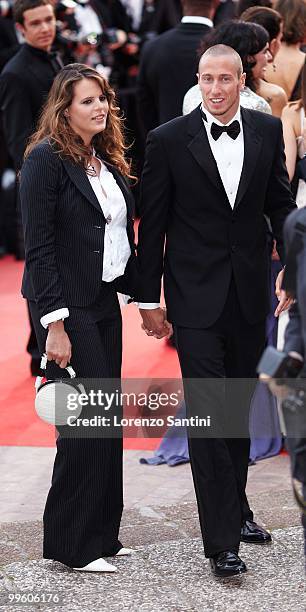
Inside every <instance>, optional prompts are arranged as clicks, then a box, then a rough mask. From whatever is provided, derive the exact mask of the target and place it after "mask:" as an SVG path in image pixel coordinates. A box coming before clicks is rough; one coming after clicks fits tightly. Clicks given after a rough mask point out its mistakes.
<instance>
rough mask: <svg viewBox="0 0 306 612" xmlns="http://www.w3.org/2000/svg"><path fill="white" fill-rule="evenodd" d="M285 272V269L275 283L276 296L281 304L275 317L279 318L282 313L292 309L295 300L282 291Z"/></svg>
mask: <svg viewBox="0 0 306 612" xmlns="http://www.w3.org/2000/svg"><path fill="white" fill-rule="evenodd" d="M284 272H285V269H283V270H281V271H280V272H279V274H278V275H277V279H276V281H275V295H276V297H277V299H278V301H279V304H278V306H277V308H276V310H275V312H274V316H275V317H278V316H279V315H280V313H281V312H283V311H284V310H287V309H288V308H290V306H291V304H292V303H293V299H292V298H291V297H290V296H289V295H287V294H286V292H285V291H284V290H283V289H282V282H283V278H284Z"/></svg>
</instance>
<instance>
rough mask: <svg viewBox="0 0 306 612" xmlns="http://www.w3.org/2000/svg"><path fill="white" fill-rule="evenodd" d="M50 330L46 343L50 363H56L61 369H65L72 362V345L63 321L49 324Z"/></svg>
mask: <svg viewBox="0 0 306 612" xmlns="http://www.w3.org/2000/svg"><path fill="white" fill-rule="evenodd" d="M48 330H49V331H48V336H47V341H46V354H47V358H48V361H55V362H56V363H57V365H59V367H60V368H65V367H66V366H67V364H68V363H69V362H70V360H71V343H70V340H69V337H68V334H67V333H66V332H65V328H64V323H63V321H54V323H49V326H48Z"/></svg>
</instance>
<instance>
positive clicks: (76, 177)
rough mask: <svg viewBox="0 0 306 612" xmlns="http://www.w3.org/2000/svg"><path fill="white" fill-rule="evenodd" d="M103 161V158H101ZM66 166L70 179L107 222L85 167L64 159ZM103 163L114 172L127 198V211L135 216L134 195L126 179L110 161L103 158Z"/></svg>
mask: <svg viewBox="0 0 306 612" xmlns="http://www.w3.org/2000/svg"><path fill="white" fill-rule="evenodd" d="M97 157H99V159H101V156H100V155H98V154H97ZM101 161H102V160H101ZM62 162H63V165H64V168H65V170H66V172H67V174H68V176H69V178H70V180H71V181H72V182H73V183H74V184H75V186H76V187H77V188H78V190H79V191H80V192H81V193H82V195H83V196H84V197H85V198H86V199H87V200H88V201H89V202H90V203H91V204H92V205H93V206H94V207H95V208H96V209H97V210H98V211H99V213H101V215H102V217H103V219H104V221H105V223H106V219H105V217H104V215H103V212H102V208H101V206H100V203H99V201H98V199H97V197H96V194H95V192H94V190H93V189H92V187H91V184H90V182H89V180H88V177H87V174H86V172H85V169H84V168H81V167H80V166H77V165H76V164H73V163H72V162H71V161H70V160H68V159H62ZM103 163H104V164H105V165H106V166H107V168H108V170H109V171H110V172H111V173H112V174H113V176H114V178H115V179H116V181H117V183H118V185H119V187H120V189H121V191H122V193H123V197H124V199H125V202H126V207H127V213H128V216H129V217H131V218H132V217H133V213H134V210H133V208H134V207H133V196H132V194H131V193H130V190H129V188H128V186H127V184H126V182H125V180H124V178H123V177H122V176H121V174H120V172H119V171H118V170H117V169H116V168H115V167H114V166H113V165H112V164H110V163H108V162H105V161H104V160H103Z"/></svg>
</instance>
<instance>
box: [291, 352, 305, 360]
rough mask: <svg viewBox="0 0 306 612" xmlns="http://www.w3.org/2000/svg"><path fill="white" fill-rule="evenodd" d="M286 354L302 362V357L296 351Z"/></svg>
mask: <svg viewBox="0 0 306 612" xmlns="http://www.w3.org/2000/svg"><path fill="white" fill-rule="evenodd" d="M288 354H289V355H290V357H293V358H294V359H298V360H299V361H304V358H303V357H302V355H301V354H300V353H297V351H289V353H288Z"/></svg>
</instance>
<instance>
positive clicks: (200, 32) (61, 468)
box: [0, 0, 306, 577]
mask: <svg viewBox="0 0 306 612" xmlns="http://www.w3.org/2000/svg"><path fill="white" fill-rule="evenodd" d="M1 11H2V17H1V21H0V32H1V30H3V32H5V33H6V35H7V38H5V37H2V36H1V45H2V44H3V41H4V46H3V47H2V48H1V49H0V52H1V53H0V57H1V62H2V72H1V75H0V109H1V119H2V132H1V136H0V137H1V140H2V160H1V164H2V165H1V174H2V202H3V203H2V202H1V226H0V231H1V234H0V241H1V244H0V246H1V248H2V252H3V253H5V252H14V253H15V255H16V257H17V258H18V259H22V258H24V257H25V272H24V277H23V285H22V292H23V295H24V297H25V298H26V300H27V303H28V309H29V317H30V322H31V325H32V331H31V337H30V339H29V344H28V350H29V352H30V353H31V356H32V366H31V367H32V372H33V373H35V370H36V369H37V370H39V360H40V355H41V354H42V353H43V352H46V354H47V358H48V368H47V377H48V378H50V379H52V378H53V379H54V378H60V377H63V375H64V374H63V370H64V368H65V367H66V366H67V364H68V363H71V364H72V366H73V368H74V369H75V370H76V372H77V374H78V376H79V377H81V378H83V379H85V380H88V379H95V380H101V379H116V380H119V379H120V375H121V353H122V339H121V314H120V308H119V303H118V297H117V292H121V293H122V294H124V295H125V296H127V299H128V300H134V301H135V302H136V303H137V304H138V307H139V311H140V315H141V318H142V328H143V330H144V332H145V333H146V334H147V335H148V336H153V337H155V338H158V339H161V338H168V337H169V336H170V335H171V334H172V333H173V334H174V338H175V346H176V349H177V351H178V356H179V361H180V366H181V371H182V376H183V380H184V391H185V400H186V409H187V416H188V417H192V416H194V415H198V414H202V413H203V409H204V407H206V406H209V407H210V409H211V410H212V411H213V412H212V414H213V416H214V417H215V418H216V421H217V423H216V424H215V425H217V427H216V428H213V429H212V434H211V435H207V436H206V437H205V436H204V437H203V436H200V437H199V435H193V432H192V431H191V430H190V429H189V430H188V437H189V453H190V461H191V468H192V474H193V480H194V486H195V491H196V496H197V503H198V509H199V519H200V525H201V530H202V535H203V543H204V552H205V556H206V557H207V558H209V559H210V564H211V567H212V571H213V573H214V574H215V575H216V576H221V577H228V576H232V575H236V574H241V573H244V572H245V571H246V570H247V568H246V565H245V563H244V562H243V560H241V558H240V557H239V554H238V553H239V545H240V542H241V541H243V542H246V543H254V542H255V543H260V544H266V543H268V542H271V535H270V534H269V533H268V532H267V531H266V530H265V529H264V528H263V527H261V526H259V525H257V523H256V522H255V521H254V516H253V512H252V510H251V508H250V506H249V503H248V500H247V496H246V492H245V488H246V481H247V470H248V461H249V454H250V441H249V437H248V435H243V434H242V433H240V435H238V436H237V435H236V436H235V435H234V434H233V430H232V429H231V430H230V431H231V435H227V434H228V430H225V431H223V429H222V427H221V430H222V431H223V433H224V435H223V436H220V435H217V433H218V432H219V429H218V426H220V422H219V421H218V419H220V418H221V420H222V418H223V416H224V414H225V413H224V411H223V410H222V407H223V405H224V402H225V404H226V405H228V406H231V407H233V406H235V407H236V411H237V414H236V413H235V416H237V418H238V421H236V423H238V422H239V423H240V420H241V421H242V422H243V423H244V424H245V423H247V422H248V414H249V406H250V401H251V397H252V394H253V391H254V380H255V378H256V366H257V363H258V361H259V358H260V355H261V353H262V351H263V349H264V346H265V344H266V335H267V333H266V321H267V316H268V315H269V312H270V311H271V277H273V284H274V283H275V290H276V293H277V296H278V299H279V302H278V305H277V307H276V309H275V312H274V314H275V317H277V316H278V315H279V314H280V313H281V312H282V311H283V310H285V309H287V308H288V307H290V305H291V302H292V299H291V296H290V295H289V294H284V293H282V292H281V283H282V278H283V265H284V264H285V249H284V240H283V227H284V223H285V221H286V218H287V217H288V215H289V214H290V213H291V212H292V211H293V210H294V209H295V202H294V196H296V195H298V202H300V203H301V205H304V204H305V203H306V201H303V196H302V195H301V193H302V184H301V181H302V182H303V180H304V179H303V177H302V174H301V168H300V166H299V162H298V163H296V159H297V158H299V157H300V158H301V161H303V159H302V158H303V156H304V152H305V146H304V136H305V130H304V123H305V122H304V117H305V103H306V102H305V99H304V98H305V92H304V87H305V79H303V75H304V71H305V57H306V56H305V54H304V51H303V44H304V43H305V42H306V5H305V4H304V0H290V1H289V0H278V1H277V2H276V4H274V5H273V6H272V2H270V1H269V0H265V1H264V2H247V1H246V0H240V1H239V2H233V1H231V0H225V1H224V2H219V0H181V2H178V1H177V0H155V1H154V0H143V1H141V0H139V1H138V0H137V1H136V0H121V1H120V0H109V1H107V0H87V1H85V0H82V1H80V0H78V1H74V0H61V1H60V3H59V4H56V5H55V4H54V2H53V0H52V2H51V0H15V2H14V3H13V4H12V5H10V4H9V3H6V2H5V1H2V2H1ZM5 41H7V42H5ZM291 68H292V69H291ZM280 117H281V118H282V121H283V125H284V138H285V143H284V142H283V130H282V122H281V120H280ZM146 137H147V140H146V145H145V139H146ZM285 151H286V155H287V157H285ZM129 158H131V160H130V159H129ZM286 165H287V167H286ZM8 170H11V172H12V171H13V172H14V173H15V177H16V180H15V179H14V181H13V189H12V192H13V193H12V194H11V200H12V201H13V206H12V209H13V214H12V215H11V216H10V215H9V206H8V204H7V203H6V199H8V193H7V192H8V191H9V189H8V187H7V184H6V181H7V180H8V179H7V177H8ZM297 170H298V171H299V174H298V178H299V180H297V173H296V171H297ZM288 171H289V177H290V180H289V177H288ZM140 174H142V178H141V181H140V189H139V181H138V179H140ZM9 176H12V175H9ZM11 181H12V179H11ZM290 181H291V184H290ZM134 199H135V200H136V206H137V213H138V215H139V217H140V225H139V235H138V246H137V257H136V253H135V245H134V232H133V214H134V213H133V209H134V202H133V200H134ZM10 224H13V229H12V226H11V225H10ZM165 245H166V246H165ZM271 259H272V261H273V262H274V261H277V263H278V268H277V273H275V271H274V276H273V270H272V266H271ZM162 278H163V280H164V292H165V300H166V306H167V311H165V310H164V309H163V308H161V306H160V294H161V282H162ZM224 378H226V379H227V380H228V381H230V380H231V379H239V380H242V381H246V382H245V384H244V383H243V384H242V386H240V387H239V389H238V395H237V388H235V386H231V384H230V383H229V384H228V385H227V386H226V389H225V391H224V386H223V384H220V385H219V384H214V385H213V386H211V385H209V384H204V385H202V384H201V382H202V381H203V380H210V379H213V380H218V381H219V382H220V381H223V380H224ZM197 381H198V382H197ZM205 409H206V408H205ZM119 412H120V407H119ZM233 418H234V417H233ZM227 420H228V419H227ZM238 431H242V430H238ZM58 432H59V435H58V438H57V454H56V459H55V464H54V471H53V477H52V485H51V488H50V491H49V495H48V499H47V503H46V508H45V513H44V556H45V558H48V559H55V560H57V561H60V562H62V563H64V564H65V565H67V566H69V567H71V568H73V569H75V570H78V571H101V572H103V571H109V572H114V571H116V568H115V567H114V566H113V565H111V564H110V563H108V561H105V557H112V556H116V555H118V556H121V555H129V554H130V553H131V551H130V549H128V548H124V547H123V546H122V544H121V543H120V541H119V540H118V534H119V527H120V520H121V514H122V509H123V500H122V436H121V435H119V436H115V437H105V436H104V437H101V436H94V435H93V436H92V437H91V438H88V436H86V435H85V434H84V435H79V436H76V437H71V436H70V435H67V430H66V429H65V427H63V428H61V427H59V428H58ZM82 433H84V432H83V431H82V430H81V434H82ZM89 475H90V477H89Z"/></svg>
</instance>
